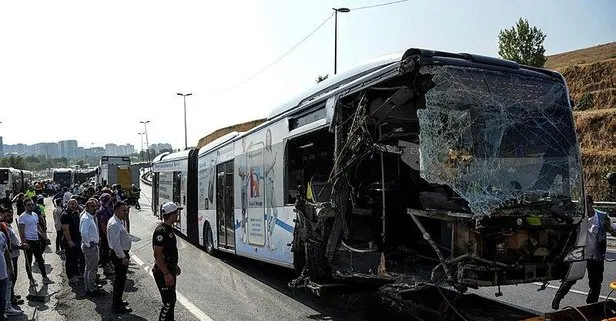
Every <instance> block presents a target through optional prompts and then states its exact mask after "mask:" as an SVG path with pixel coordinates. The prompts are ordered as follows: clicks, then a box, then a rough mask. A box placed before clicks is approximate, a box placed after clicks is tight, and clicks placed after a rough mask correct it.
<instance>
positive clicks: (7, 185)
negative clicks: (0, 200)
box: [0, 167, 32, 197]
mask: <svg viewBox="0 0 616 321" xmlns="http://www.w3.org/2000/svg"><path fill="white" fill-rule="evenodd" d="M31 184H32V172H30V171H24V170H21V169H15V168H12V167H8V168H6V167H5V168H0V197H4V195H5V193H6V191H10V192H11V194H12V195H16V194H18V193H20V192H25V191H26V189H27V188H28V187H29V186H30V185H31Z"/></svg>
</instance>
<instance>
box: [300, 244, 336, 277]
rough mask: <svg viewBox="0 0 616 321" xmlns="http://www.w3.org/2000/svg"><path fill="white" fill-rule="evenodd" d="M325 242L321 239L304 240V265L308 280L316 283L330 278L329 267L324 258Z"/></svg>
mask: <svg viewBox="0 0 616 321" xmlns="http://www.w3.org/2000/svg"><path fill="white" fill-rule="evenodd" d="M325 246H326V243H324V242H321V241H308V242H306V266H307V267H308V275H309V276H310V280H311V281H313V282H316V283H319V282H327V281H329V280H330V279H331V268H330V266H329V263H327V260H326V259H325Z"/></svg>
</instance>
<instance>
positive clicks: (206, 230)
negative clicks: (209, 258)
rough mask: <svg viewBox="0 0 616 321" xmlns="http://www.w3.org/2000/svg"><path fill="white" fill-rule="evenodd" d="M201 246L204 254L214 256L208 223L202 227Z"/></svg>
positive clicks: (212, 239)
mask: <svg viewBox="0 0 616 321" xmlns="http://www.w3.org/2000/svg"><path fill="white" fill-rule="evenodd" d="M203 244H204V245H205V252H207V254H210V255H214V237H213V236H212V228H211V227H210V224H209V223H205V226H204V227H203Z"/></svg>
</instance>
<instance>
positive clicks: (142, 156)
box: [137, 133, 145, 162]
mask: <svg viewBox="0 0 616 321" xmlns="http://www.w3.org/2000/svg"><path fill="white" fill-rule="evenodd" d="M143 134H145V133H137V135H139V137H141V152H143V153H142V154H141V161H142V162H143V161H144V159H143V158H144V156H145V152H144V151H143Z"/></svg>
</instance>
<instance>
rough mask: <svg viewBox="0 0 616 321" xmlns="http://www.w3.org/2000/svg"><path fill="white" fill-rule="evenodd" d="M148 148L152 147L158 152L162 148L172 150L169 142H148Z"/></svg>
mask: <svg viewBox="0 0 616 321" xmlns="http://www.w3.org/2000/svg"><path fill="white" fill-rule="evenodd" d="M150 149H153V150H154V151H156V153H157V154H158V153H160V151H162V150H163V149H167V150H173V147H171V144H166V143H159V144H150Z"/></svg>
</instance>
